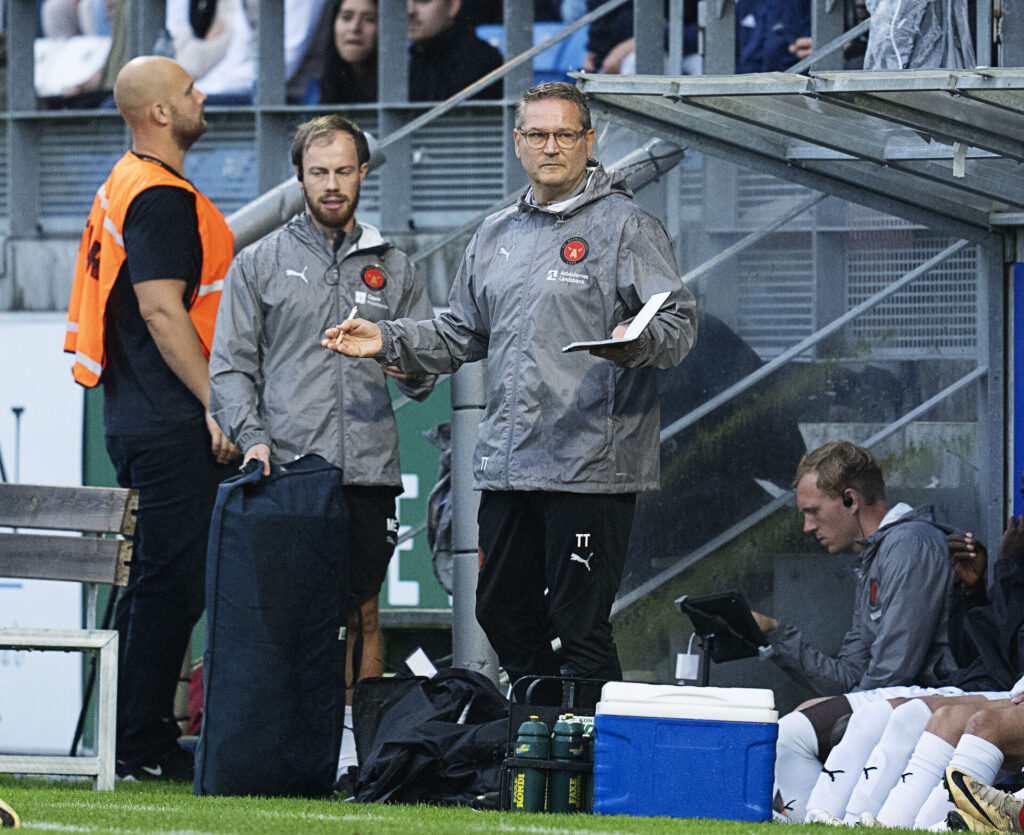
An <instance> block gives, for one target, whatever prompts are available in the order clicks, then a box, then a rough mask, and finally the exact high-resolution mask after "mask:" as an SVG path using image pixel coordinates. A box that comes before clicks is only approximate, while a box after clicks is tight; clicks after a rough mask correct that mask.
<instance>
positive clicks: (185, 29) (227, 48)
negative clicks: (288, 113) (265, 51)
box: [167, 0, 257, 103]
mask: <svg viewBox="0 0 1024 835" xmlns="http://www.w3.org/2000/svg"><path fill="white" fill-rule="evenodd" d="M256 12H257V8H256V3H255V2H251V0H246V2H245V3H243V0H217V2H216V3H214V4H209V3H207V4H192V3H190V2H189V0H168V1H167V31H168V32H169V33H170V35H171V39H172V41H173V43H174V59H175V60H176V61H177V62H178V63H179V64H181V65H182V67H184V68H185V70H186V71H187V72H188V73H189V75H191V76H192V77H193V78H195V79H196V86H197V87H199V88H200V89H201V90H203V92H205V93H206V95H207V97H210V96H217V97H220V98H222V99H228V98H229V97H234V98H236V99H237V102H236V103H243V102H246V103H247V102H249V101H251V99H252V84H253V79H255V77H256V70H255V44H254V40H253V39H254V33H255V29H256Z"/></svg>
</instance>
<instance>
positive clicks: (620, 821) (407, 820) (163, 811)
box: [0, 775, 903, 835]
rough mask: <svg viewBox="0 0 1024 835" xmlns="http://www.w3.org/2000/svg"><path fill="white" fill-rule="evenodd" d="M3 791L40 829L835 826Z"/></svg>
mask: <svg viewBox="0 0 1024 835" xmlns="http://www.w3.org/2000/svg"><path fill="white" fill-rule="evenodd" d="M0 798H3V799H4V800H5V801H6V802H7V803H8V804H10V805H11V806H12V807H13V808H14V809H15V811H17V812H18V814H19V815H20V816H21V819H22V826H23V827H24V829H25V831H42V832H80V833H172V832H174V833H188V835H194V834H195V835H198V833H235V832H238V833H261V834H262V833H291V832H296V833H300V832H301V833H318V832H324V833H332V835H356V833H359V835H376V833H413V834H414V835H415V834H416V833H440V835H459V834H460V833H474V835H475V834H476V833H490V832H495V833H503V834H504V833H525V834H526V835H561V833H567V835H568V834H570V833H577V832H579V833H595V835H603V833H634V834H635V835H662V833H664V835H670V833H671V835H703V833H709V835H748V833H754V835H762V833H763V835H768V833H774V835H801V833H826V832H835V831H836V830H835V829H832V828H830V827H827V826H825V825H824V824H807V825H792V826H788V825H785V824H777V823H760V824H754V823H737V822H734V821H715V820H694V819H675V818H638V817H625V816H604V815H540V814H537V815H527V814H518V813H513V812H476V811H473V810H471V809H453V808H443V807H435V806H399V805H394V806H384V805H377V804H356V803H347V802H343V801H339V800H302V799H295V798H255V797H195V796H193V794H192V787H191V786H190V785H188V784H186V783H155V782H153V783H118V785H117V788H116V789H115V791H113V792H94V791H92V788H91V783H90V782H87V781H65V780H59V781H53V782H49V781H46V780H43V779H38V778H17V777H13V776H10V775H0ZM873 831H882V832H886V831H887V832H898V831H903V830H873Z"/></svg>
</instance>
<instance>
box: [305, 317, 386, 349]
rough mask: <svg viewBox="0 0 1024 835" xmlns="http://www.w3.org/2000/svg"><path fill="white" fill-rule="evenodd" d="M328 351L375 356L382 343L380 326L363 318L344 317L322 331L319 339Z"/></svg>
mask: <svg viewBox="0 0 1024 835" xmlns="http://www.w3.org/2000/svg"><path fill="white" fill-rule="evenodd" d="M320 344H321V345H323V346H324V347H325V348H327V349H328V350H330V351H335V352H336V353H339V354H344V355H345V356H346V357H375V356H377V354H379V353H380V350H381V348H382V347H383V345H384V341H383V339H382V338H381V334H380V328H379V327H377V325H375V324H374V323H373V322H367V321H366V320H365V319H346V320H345V321H344V322H342V323H341V324H340V325H335V326H334V327H333V328H328V329H327V330H326V331H324V338H323V339H322V340H321V341H320Z"/></svg>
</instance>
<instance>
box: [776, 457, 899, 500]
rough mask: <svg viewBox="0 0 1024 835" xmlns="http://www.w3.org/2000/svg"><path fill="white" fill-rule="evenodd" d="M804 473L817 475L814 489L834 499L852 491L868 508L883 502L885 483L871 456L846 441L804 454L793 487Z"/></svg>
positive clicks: (878, 467)
mask: <svg viewBox="0 0 1024 835" xmlns="http://www.w3.org/2000/svg"><path fill="white" fill-rule="evenodd" d="M808 473H815V474H816V475H817V476H818V489H819V490H820V491H821V492H822V493H824V494H825V495H826V496H831V497H832V498H836V499H837V498H839V497H840V496H842V495H843V492H844V491H845V490H856V491H857V492H858V493H860V494H861V495H862V496H863V497H864V501H865V502H867V504H869V505H873V504H874V503H875V502H877V501H879V500H884V499H885V480H884V479H883V478H882V468H881V467H880V466H878V461H876V460H875V456H874V455H872V454H871V452H870V451H868V450H866V449H864V447H859V446H857V445H856V444H851V443H850V442H849V441H829V442H828V443H827V444H823V445H822V446H820V447H818V448H817V449H815V450H813V451H811V452H808V453H807V454H806V455H804V457H803V458H801V459H800V463H799V464H798V465H797V468H796V475H795V476H794V477H793V486H794V487H796V486H797V485H798V484H799V483H800V480H801V479H802V478H803V477H804V476H805V475H807V474H808Z"/></svg>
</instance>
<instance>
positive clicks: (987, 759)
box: [886, 734, 1003, 829]
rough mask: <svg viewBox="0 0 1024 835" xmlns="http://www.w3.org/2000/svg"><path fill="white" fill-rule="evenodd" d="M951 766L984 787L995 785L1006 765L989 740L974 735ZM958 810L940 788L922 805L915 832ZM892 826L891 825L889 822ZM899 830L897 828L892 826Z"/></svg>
mask: <svg viewBox="0 0 1024 835" xmlns="http://www.w3.org/2000/svg"><path fill="white" fill-rule="evenodd" d="M948 764H949V765H952V766H955V767H956V768H959V769H960V770H961V771H966V772H967V773H968V774H970V775H971V776H972V777H976V778H977V779H979V780H981V782H982V783H992V782H993V781H994V780H995V779H996V772H998V771H999V767H1000V766H1001V765H1002V764H1003V752H1002V751H1000V750H999V749H998V748H997V747H996V746H995V745H993V744H992V743H991V742H989V741H988V740H986V739H982V738H981V737H980V736H975V735H974V734H963V735H962V736H961V737H960V741H959V742H958V743H957V745H956V748H955V749H954V751H953V756H952V757H950V760H949V763H948ZM954 808H956V807H955V806H954V805H953V802H952V801H951V800H950V799H949V792H948V791H947V790H946V787H945V786H943V785H942V782H941V779H940V781H939V785H938V786H936V787H935V789H933V790H932V792H931V794H929V795H928V798H927V800H925V802H924V803H923V804H922V805H921V809H920V810H919V811H918V813H917V815H916V816H915V818H914V828H915V829H927V828H928V827H930V826H932V825H934V824H936V823H938V822H939V821H943V820H945V819H946V813H947V812H950V811H952V810H953V809H954ZM886 823H889V821H886ZM890 826H895V824H890Z"/></svg>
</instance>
